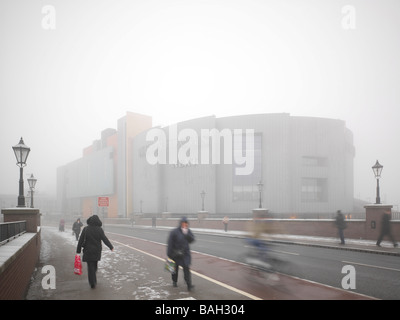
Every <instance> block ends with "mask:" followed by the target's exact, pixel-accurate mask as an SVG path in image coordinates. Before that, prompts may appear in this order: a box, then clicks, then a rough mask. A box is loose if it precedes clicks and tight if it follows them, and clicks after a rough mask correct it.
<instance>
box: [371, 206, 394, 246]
mask: <svg viewBox="0 0 400 320" xmlns="http://www.w3.org/2000/svg"><path fill="white" fill-rule="evenodd" d="M381 224H382V225H381V233H380V234H379V237H378V241H377V242H376V245H377V246H378V247H380V246H381V242H382V239H383V238H384V237H385V236H388V237H389V239H390V241H392V242H393V247H397V243H396V241H395V240H394V237H393V235H392V231H391V229H390V211H385V212H384V213H383V216H382V223H381Z"/></svg>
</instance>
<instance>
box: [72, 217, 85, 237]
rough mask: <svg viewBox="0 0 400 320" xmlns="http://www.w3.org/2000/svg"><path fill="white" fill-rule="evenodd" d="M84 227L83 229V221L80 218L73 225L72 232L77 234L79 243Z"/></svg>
mask: <svg viewBox="0 0 400 320" xmlns="http://www.w3.org/2000/svg"><path fill="white" fill-rule="evenodd" d="M82 227H83V224H82V222H81V219H79V218H78V219H77V220H76V221H75V222H74V224H73V225H72V231H73V232H74V233H75V237H76V241H78V239H79V234H80V233H81V228H82Z"/></svg>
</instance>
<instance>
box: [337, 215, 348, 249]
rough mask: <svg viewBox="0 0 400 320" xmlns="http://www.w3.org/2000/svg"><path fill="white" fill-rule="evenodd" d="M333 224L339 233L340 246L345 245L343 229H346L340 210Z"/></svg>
mask: <svg viewBox="0 0 400 320" xmlns="http://www.w3.org/2000/svg"><path fill="white" fill-rule="evenodd" d="M335 224H336V227H337V229H338V232H339V238H340V244H345V241H344V229H346V221H345V220H344V215H343V213H342V211H340V210H338V211H337V215H336V221H335Z"/></svg>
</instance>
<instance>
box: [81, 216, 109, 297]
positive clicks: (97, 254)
mask: <svg viewBox="0 0 400 320" xmlns="http://www.w3.org/2000/svg"><path fill="white" fill-rule="evenodd" d="M87 224H88V225H87V226H86V227H85V228H83V230H82V233H81V236H80V237H79V241H78V246H77V248H76V253H77V254H80V253H81V250H82V248H83V257H82V261H83V262H86V263H87V267H88V280H89V284H90V287H91V288H92V289H94V288H95V287H96V285H97V278H96V272H97V263H98V262H99V261H100V260H101V249H102V246H101V242H102V241H103V242H104V244H105V245H106V246H107V247H109V248H110V250H111V251H113V250H114V247H113V245H112V244H111V242H110V241H109V240H108V238H107V237H106V235H105V233H104V230H103V229H102V228H101V226H102V225H103V223H102V222H101V221H100V218H99V217H98V216H97V215H93V216H91V217H90V218H89V219H88V220H87Z"/></svg>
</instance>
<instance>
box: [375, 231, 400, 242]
mask: <svg viewBox="0 0 400 320" xmlns="http://www.w3.org/2000/svg"><path fill="white" fill-rule="evenodd" d="M385 236H388V238H389V239H390V241H392V242H393V244H394V245H395V244H396V240H394V237H393V235H392V233H391V232H390V231H382V232H381V233H380V235H379V237H378V241H377V242H376V244H377V245H380V244H381V242H382V240H383V238H384V237H385Z"/></svg>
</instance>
